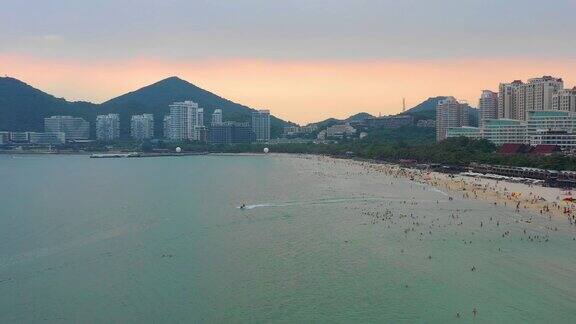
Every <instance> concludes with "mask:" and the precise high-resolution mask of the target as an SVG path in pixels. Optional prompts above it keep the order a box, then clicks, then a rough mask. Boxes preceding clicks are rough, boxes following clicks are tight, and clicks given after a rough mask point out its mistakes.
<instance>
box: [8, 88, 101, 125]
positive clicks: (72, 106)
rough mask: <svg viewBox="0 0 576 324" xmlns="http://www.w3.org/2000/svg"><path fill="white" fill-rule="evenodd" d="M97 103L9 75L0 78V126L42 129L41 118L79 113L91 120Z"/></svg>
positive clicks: (42, 121) (78, 114)
mask: <svg viewBox="0 0 576 324" xmlns="http://www.w3.org/2000/svg"><path fill="white" fill-rule="evenodd" d="M96 108H97V105H94V104H91V103H88V102H69V101H66V100H65V99H62V98H56V97H54V96H52V95H49V94H47V93H45V92H42V91H40V90H38V89H36V88H33V87H31V86H29V85H27V84H26V83H24V82H22V81H20V80H17V79H13V78H8V77H4V78H0V130H2V131H43V130H44V118H45V117H49V116H52V115H73V116H82V117H85V118H89V119H90V120H93V119H94V118H95V116H96Z"/></svg>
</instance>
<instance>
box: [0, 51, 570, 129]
mask: <svg viewBox="0 0 576 324" xmlns="http://www.w3.org/2000/svg"><path fill="white" fill-rule="evenodd" d="M574 63H576V60H572V59H559V60H551V59H544V58H516V59H512V58H506V59H493V60H491V59H474V58H467V59H438V60H432V59H431V60H372V61H313V60H310V61H306V60H293V61H292V60H257V59H238V60H230V59H222V60H219V59H214V60H199V61H182V60H166V59H155V58H133V59H129V60H120V61H113V60H101V61H96V62H93V61H90V62H85V61H81V60H59V59H47V58H37V57H29V56H18V55H2V54H0V69H1V70H0V72H1V73H4V74H7V75H9V76H13V77H16V78H18V79H21V80H23V81H25V82H27V83H29V84H31V85H33V86H35V87H38V88H40V89H41V90H44V91H47V92H49V93H51V94H54V95H56V96H63V97H65V98H67V99H69V100H89V101H94V102H102V101H105V100H107V99H110V98H112V97H114V96H117V95H120V94H123V93H125V92H128V91H132V90H135V89H137V88H140V87H142V86H145V85H148V84H150V83H153V82H156V81H158V80H160V79H162V78H165V77H168V76H173V75H175V76H179V77H181V78H183V79H186V80H188V81H190V82H192V83H194V84H196V85H198V86H199V87H202V88H204V89H207V90H209V91H212V92H214V93H216V94H218V95H220V96H223V97H225V98H228V99H230V100H233V101H236V102H238V103H242V104H245V105H248V106H252V107H255V108H268V109H271V110H272V112H273V114H275V115H276V116H278V117H280V118H283V119H286V120H291V121H295V122H299V123H307V122H311V121H318V120H321V119H324V118H327V117H338V118H343V117H346V116H349V115H350V114H353V113H357V112H361V111H366V112H369V113H372V114H376V115H377V114H378V113H382V114H393V113H398V112H399V111H401V105H402V98H403V97H405V98H406V100H407V103H408V106H412V105H415V104H417V103H419V102H420V101H422V100H424V99H426V98H428V97H431V96H437V95H453V96H455V97H457V98H459V99H462V100H466V101H468V102H469V103H470V104H472V105H473V106H476V104H477V100H478V96H479V95H480V91H481V90H482V89H493V90H497V87H498V83H499V82H501V81H512V80H514V79H523V80H526V79H528V78H530V77H536V76H541V75H544V74H549V75H554V76H558V77H563V78H564V80H565V84H566V87H572V86H574V85H575V82H576V78H575V76H576V64H574Z"/></svg>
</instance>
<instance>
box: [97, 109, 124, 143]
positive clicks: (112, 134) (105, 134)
mask: <svg viewBox="0 0 576 324" xmlns="http://www.w3.org/2000/svg"><path fill="white" fill-rule="evenodd" d="M118 138H120V116H118V114H108V115H98V116H97V117H96V139H97V140H100V141H113V140H116V139H118Z"/></svg>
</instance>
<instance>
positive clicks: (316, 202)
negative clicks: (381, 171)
mask: <svg viewBox="0 0 576 324" xmlns="http://www.w3.org/2000/svg"><path fill="white" fill-rule="evenodd" d="M440 192H441V193H443V194H444V195H446V196H448V194H446V193H444V192H442V191H440ZM374 201H408V200H407V199H403V198H396V197H395V198H390V197H353V198H328V199H318V200H307V201H290V202H283V203H276V204H274V203H263V204H253V205H244V206H239V207H236V208H237V209H246V210H251V209H256V208H277V207H288V206H311V205H328V204H340V203H350V202H374ZM421 202H423V201H421Z"/></svg>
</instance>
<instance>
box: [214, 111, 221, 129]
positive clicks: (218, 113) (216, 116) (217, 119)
mask: <svg viewBox="0 0 576 324" xmlns="http://www.w3.org/2000/svg"><path fill="white" fill-rule="evenodd" d="M211 125H212V126H215V125H222V109H214V112H213V113H212V121H211Z"/></svg>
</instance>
